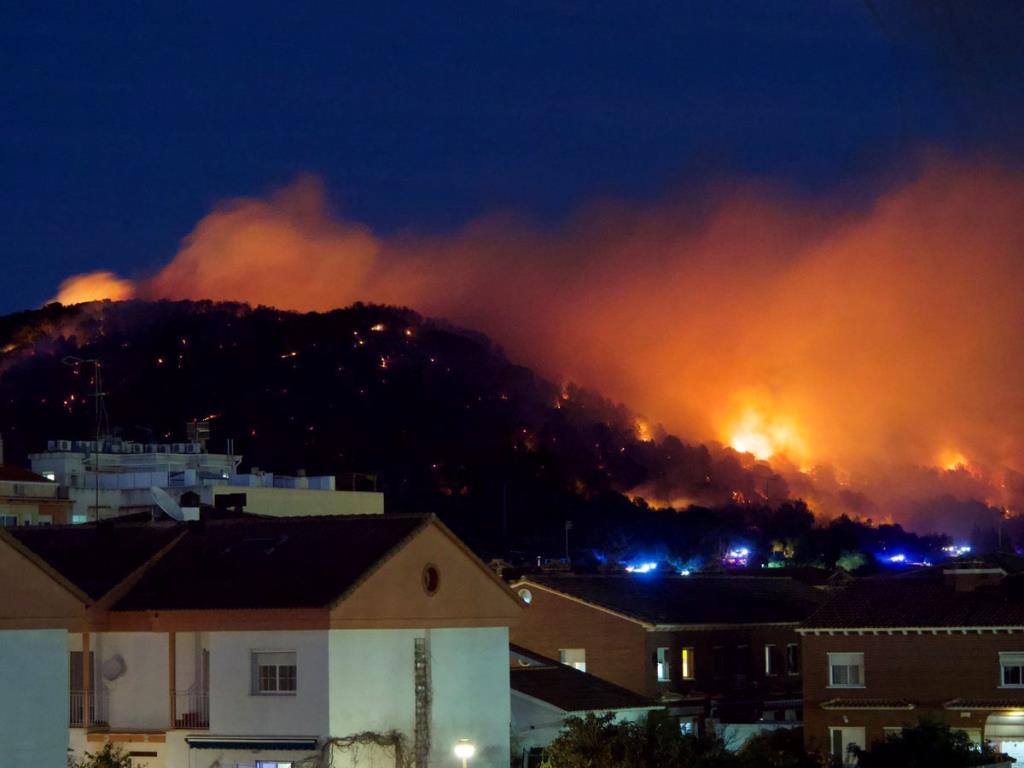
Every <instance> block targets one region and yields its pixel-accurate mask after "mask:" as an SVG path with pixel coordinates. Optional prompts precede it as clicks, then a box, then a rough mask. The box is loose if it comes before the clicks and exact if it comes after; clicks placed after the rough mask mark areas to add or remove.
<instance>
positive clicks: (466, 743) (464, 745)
mask: <svg viewBox="0 0 1024 768" xmlns="http://www.w3.org/2000/svg"><path fill="white" fill-rule="evenodd" d="M475 754H476V744H474V743H473V742H472V741H470V740H469V739H459V740H458V742H457V743H456V744H455V756H456V757H457V758H459V759H460V760H461V761H462V768H466V766H467V765H468V764H469V759H470V758H471V757H473V755H475Z"/></svg>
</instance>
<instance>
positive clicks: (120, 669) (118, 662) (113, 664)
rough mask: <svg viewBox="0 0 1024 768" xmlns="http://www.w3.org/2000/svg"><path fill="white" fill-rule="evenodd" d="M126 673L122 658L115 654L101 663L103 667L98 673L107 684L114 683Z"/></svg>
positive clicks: (126, 667)
mask: <svg viewBox="0 0 1024 768" xmlns="http://www.w3.org/2000/svg"><path fill="white" fill-rule="evenodd" d="M127 671H128V665H127V664H125V661H124V656H122V655H121V654H120V653H115V654H114V655H113V656H111V657H110V658H109V659H107V660H106V661H104V662H103V666H102V667H101V668H100V672H101V673H102V675H103V679H104V680H106V681H107V682H110V683H112V682H114V681H115V680H117V678H119V677H120V676H121V675H123V674H124V673H125V672H127Z"/></svg>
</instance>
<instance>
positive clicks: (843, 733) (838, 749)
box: [828, 728, 865, 765]
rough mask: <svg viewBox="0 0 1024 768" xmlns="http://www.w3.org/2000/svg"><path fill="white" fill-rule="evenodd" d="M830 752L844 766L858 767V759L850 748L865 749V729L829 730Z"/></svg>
mask: <svg viewBox="0 0 1024 768" xmlns="http://www.w3.org/2000/svg"><path fill="white" fill-rule="evenodd" d="M828 730H829V747H830V749H829V752H831V754H832V757H834V758H836V760H840V761H842V764H843V765H856V763H857V759H856V757H854V754H853V752H851V750H850V747H859V748H860V749H864V744H865V739H864V729H863V728H829V729H828Z"/></svg>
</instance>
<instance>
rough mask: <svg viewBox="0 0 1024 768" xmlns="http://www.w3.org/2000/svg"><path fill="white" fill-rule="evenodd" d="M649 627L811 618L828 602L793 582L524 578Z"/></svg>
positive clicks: (700, 578) (695, 578) (650, 576)
mask: <svg viewBox="0 0 1024 768" xmlns="http://www.w3.org/2000/svg"><path fill="white" fill-rule="evenodd" d="M524 580H526V581H531V582H533V583H535V584H539V585H541V586H544V587H547V588H548V589H551V590H554V591H556V592H561V593H563V594H566V595H571V596H573V597H576V598H578V599H580V600H583V601H585V602H588V603H591V604H593V605H599V606H602V607H604V608H608V609H610V610H612V611H615V612H616V613H620V614H623V615H625V616H630V617H632V618H635V619H637V620H638V621H643V622H647V623H651V624H683V625H686V624H772V623H795V622H799V621H802V620H803V619H805V618H807V616H809V615H810V614H811V613H812V612H813V611H814V609H815V608H817V606H819V605H820V604H821V603H822V601H823V600H824V599H825V595H824V593H823V592H822V591H821V590H818V589H815V588H813V587H810V586H807V585H806V584H802V583H801V582H799V581H796V580H794V579H790V578H780V577H759V576H729V575H707V576H705V575H696V574H695V575H692V576H671V575H662V574H643V575H640V574H622V575H618V574H616V575H606V576H596V575H593V576H591V575H587V576H576V575H553V574H544V575H531V576H529V577H526V579H524Z"/></svg>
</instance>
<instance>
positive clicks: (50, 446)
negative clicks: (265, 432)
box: [29, 438, 384, 523]
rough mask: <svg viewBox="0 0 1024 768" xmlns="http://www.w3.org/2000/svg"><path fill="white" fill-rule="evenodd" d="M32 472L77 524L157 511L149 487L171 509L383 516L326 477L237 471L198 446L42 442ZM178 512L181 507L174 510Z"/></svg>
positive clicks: (231, 461) (231, 458)
mask: <svg viewBox="0 0 1024 768" xmlns="http://www.w3.org/2000/svg"><path fill="white" fill-rule="evenodd" d="M29 459H30V461H31V463H32V470H33V472H35V473H36V474H38V475H40V476H41V477H43V478H45V479H48V480H51V481H53V482H55V483H57V484H58V485H59V486H60V487H61V489H62V495H63V496H64V498H67V499H70V503H71V505H72V511H71V514H72V519H71V522H75V523H82V522H88V521H94V520H97V519H105V518H110V517H121V516H126V515H131V514H136V513H139V512H154V511H155V512H158V513H159V511H160V500H159V499H156V498H154V494H153V490H152V489H153V488H157V489H159V490H161V491H164V492H166V493H167V494H169V495H170V497H172V500H173V502H174V503H175V504H180V502H181V499H182V497H183V496H184V497H187V498H190V499H191V500H192V501H191V502H189V503H190V504H194V505H196V506H198V505H205V506H211V507H217V506H232V507H236V506H237V507H244V508H245V510H246V511H247V512H249V513H251V514H256V515H273V516H277V517H303V516H309V515H352V514H357V515H367V514H381V513H383V512H384V494H382V493H378V492H376V491H374V490H362V489H358V490H357V489H356V488H354V487H353V488H352V489H348V488H346V489H344V490H338V488H337V483H336V480H335V477H334V476H333V475H318V476H307V475H306V474H305V473H304V472H300V473H299V474H298V475H294V476H292V475H281V474H275V473H273V472H266V471H261V470H260V469H258V468H253V469H252V470H250V471H249V472H239V471H238V468H239V465H240V464H241V461H242V457H241V456H239V455H236V454H231V453H209V452H207V450H206V447H205V445H204V444H203V443H198V442H189V443H136V442H132V441H128V440H120V439H116V438H106V439H103V440H100V441H99V442H97V441H94V440H50V441H49V442H48V443H47V448H46V450H45V451H41V452H39V453H33V454H31V455H30V456H29ZM182 506H184V505H182Z"/></svg>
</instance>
